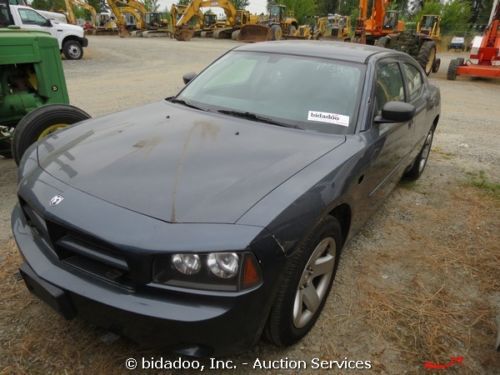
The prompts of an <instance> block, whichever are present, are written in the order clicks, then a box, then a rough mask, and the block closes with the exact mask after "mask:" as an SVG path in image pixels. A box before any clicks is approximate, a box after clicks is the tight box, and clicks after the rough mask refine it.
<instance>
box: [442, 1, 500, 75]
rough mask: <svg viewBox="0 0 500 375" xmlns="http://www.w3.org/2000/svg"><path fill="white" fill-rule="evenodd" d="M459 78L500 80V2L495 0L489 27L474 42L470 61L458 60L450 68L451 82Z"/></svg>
mask: <svg viewBox="0 0 500 375" xmlns="http://www.w3.org/2000/svg"><path fill="white" fill-rule="evenodd" d="M457 76H470V77H484V78H500V2H499V0H495V1H494V2H493V8H492V9H491V16H490V21H489V24H488V26H487V27H486V29H485V31H484V34H483V36H482V37H476V38H474V40H473V41H472V48H471V54H470V57H469V60H468V61H465V60H464V59H463V58H457V59H453V60H451V61H450V65H449V66H448V75H447V78H448V79H449V80H455V79H456V78H457Z"/></svg>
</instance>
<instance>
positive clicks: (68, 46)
mask: <svg viewBox="0 0 500 375" xmlns="http://www.w3.org/2000/svg"><path fill="white" fill-rule="evenodd" d="M63 54H64V57H66V59H68V60H80V59H81V58H82V57H83V47H82V44H81V43H80V42H79V41H77V40H67V41H66V42H64V44H63Z"/></svg>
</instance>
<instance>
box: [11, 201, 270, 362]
mask: <svg viewBox="0 0 500 375" xmlns="http://www.w3.org/2000/svg"><path fill="white" fill-rule="evenodd" d="M12 230H13V233H14V237H15V239H16V242H17V245H18V247H19V250H20V252H21V255H22V256H23V258H24V264H23V265H22V266H21V270H20V271H21V274H22V275H23V278H24V279H25V281H26V284H27V286H28V288H29V289H30V290H31V291H32V292H33V293H34V294H35V295H37V296H38V297H39V298H41V299H42V300H44V301H45V302H46V303H47V304H49V305H50V306H51V307H53V308H54V309H56V310H57V311H59V312H60V313H61V314H62V315H63V316H65V317H66V318H67V319H71V318H73V317H74V316H79V317H81V318H83V319H85V320H87V321H90V322H92V323H94V324H96V325H98V326H101V327H103V328H106V329H109V330H110V331H113V332H116V333H118V334H120V335H123V336H126V337H128V338H131V339H132V340H134V341H136V342H138V343H140V344H143V345H146V346H154V347H161V348H162V349H166V350H170V351H175V352H178V353H182V354H186V355H194V356H207V355H223V354H224V355H227V354H232V353H237V352H241V351H244V350H247V349H249V348H250V347H252V346H253V345H254V344H255V343H256V342H257V341H258V340H259V338H260V335H261V332H262V329H263V326H264V324H265V320H266V316H267V311H268V309H266V308H263V305H266V303H265V302H264V301H265V300H266V297H267V294H268V293H265V291H264V290H265V288H263V287H262V286H261V287H259V288H257V289H255V290H252V291H249V292H245V293H239V294H232V295H230V296H228V295H223V294H222V293H220V294H219V295H214V293H212V294H211V295H203V294H190V293H183V292H175V291H162V293H154V292H152V291H151V288H149V289H148V288H144V289H143V290H142V291H141V290H139V289H138V290H137V291H134V292H130V291H127V290H124V289H123V288H120V287H118V286H116V285H111V284H109V283H106V282H105V281H102V280H96V279H93V278H89V277H86V276H85V275H82V274H79V273H78V272H75V271H73V270H68V269H66V268H65V267H63V266H61V264H58V262H57V261H56V260H54V259H52V258H51V257H50V256H48V253H49V252H50V251H51V250H50V244H48V243H47V241H46V240H45V239H43V238H42V237H40V236H37V235H36V234H34V232H33V231H32V229H31V227H30V226H29V225H28V223H27V221H26V218H25V216H24V214H23V212H22V210H21V208H20V206H19V205H18V206H16V208H15V209H14V211H13V213H12Z"/></svg>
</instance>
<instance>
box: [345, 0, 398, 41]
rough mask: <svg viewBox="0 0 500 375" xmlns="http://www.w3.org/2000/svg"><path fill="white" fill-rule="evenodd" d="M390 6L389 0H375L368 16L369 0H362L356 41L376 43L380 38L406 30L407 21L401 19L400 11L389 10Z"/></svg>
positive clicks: (356, 29) (355, 32)
mask: <svg viewBox="0 0 500 375" xmlns="http://www.w3.org/2000/svg"><path fill="white" fill-rule="evenodd" d="M388 6H389V0H374V1H373V6H372V11H371V14H370V17H368V0H360V2H359V17H358V19H357V22H356V28H355V31H354V35H355V40H356V41H358V42H360V43H362V44H375V41H376V40H378V39H379V38H382V37H384V36H388V35H390V34H397V33H400V32H402V31H404V29H405V23H404V22H403V21H401V20H399V12H397V11H394V10H387V9H386V8H387V7H388Z"/></svg>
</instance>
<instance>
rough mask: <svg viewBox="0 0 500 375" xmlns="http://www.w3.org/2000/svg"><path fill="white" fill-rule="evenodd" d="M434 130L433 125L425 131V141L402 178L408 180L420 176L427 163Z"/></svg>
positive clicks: (413, 179) (416, 178)
mask: <svg viewBox="0 0 500 375" xmlns="http://www.w3.org/2000/svg"><path fill="white" fill-rule="evenodd" d="M434 130H435V127H434V126H433V127H432V128H431V130H429V133H427V136H426V137H425V142H424V145H423V146H422V149H421V150H420V152H419V153H418V155H417V157H416V158H415V161H414V162H413V164H412V166H411V168H410V169H409V170H408V171H406V173H405V175H404V178H405V179H407V180H410V181H415V180H418V179H419V178H420V176H422V173H423V172H424V170H425V166H426V165H427V161H428V160H429V154H430V152H431V147H432V141H433V139H434Z"/></svg>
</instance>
